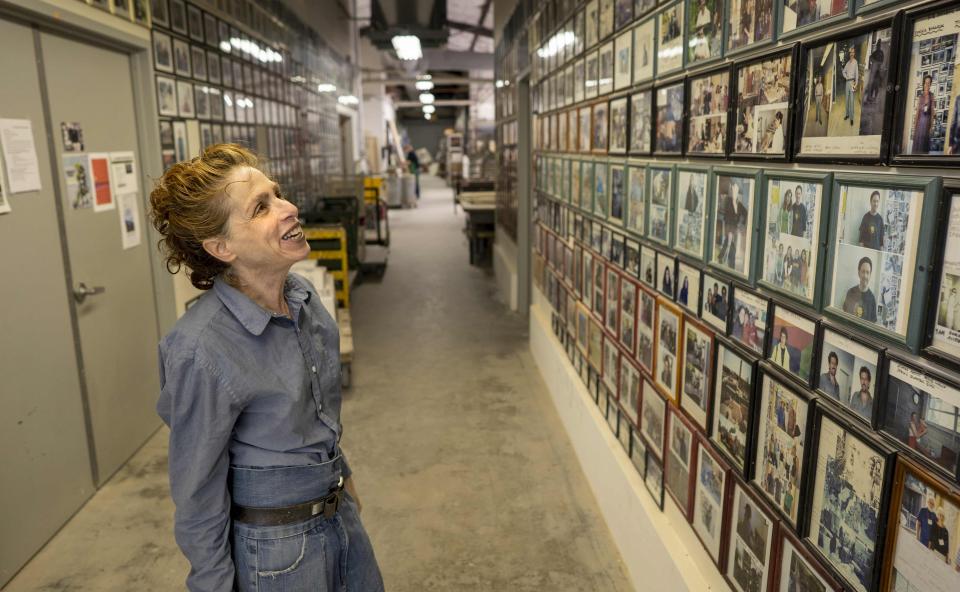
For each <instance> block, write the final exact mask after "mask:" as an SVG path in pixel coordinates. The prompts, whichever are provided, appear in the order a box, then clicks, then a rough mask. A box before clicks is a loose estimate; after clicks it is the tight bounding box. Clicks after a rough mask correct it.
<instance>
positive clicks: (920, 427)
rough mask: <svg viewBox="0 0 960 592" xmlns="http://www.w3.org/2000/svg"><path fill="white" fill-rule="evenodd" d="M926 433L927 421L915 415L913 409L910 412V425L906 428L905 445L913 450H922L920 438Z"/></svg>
mask: <svg viewBox="0 0 960 592" xmlns="http://www.w3.org/2000/svg"><path fill="white" fill-rule="evenodd" d="M925 435H927V422H925V421H923V420H922V419H920V418H919V417H918V416H917V412H916V411H914V412H913V413H911V414H910V425H909V427H908V428H907V445H908V446H910V448H913V449H914V450H919V451H921V452H923V448H921V443H920V439H921V438H923V437H924V436H925Z"/></svg>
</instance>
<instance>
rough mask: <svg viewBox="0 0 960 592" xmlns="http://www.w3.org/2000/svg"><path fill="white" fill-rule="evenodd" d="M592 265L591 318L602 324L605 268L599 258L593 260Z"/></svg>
mask: <svg viewBox="0 0 960 592" xmlns="http://www.w3.org/2000/svg"><path fill="white" fill-rule="evenodd" d="M593 263H594V265H593V279H592V281H591V284H592V286H593V297H592V298H593V316H595V317H596V318H597V319H598V320H600V321H601V322H603V320H604V318H605V317H604V314H603V311H604V304H605V302H606V301H605V300H604V294H605V291H604V287H605V285H606V284H605V281H606V266H605V265H604V264H603V260H602V259H601V258H599V257H598V258H596V259H594V262H593Z"/></svg>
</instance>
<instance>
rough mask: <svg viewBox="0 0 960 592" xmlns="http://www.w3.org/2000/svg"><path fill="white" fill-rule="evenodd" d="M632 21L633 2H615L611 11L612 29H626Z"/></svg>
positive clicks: (629, 0)
mask: <svg viewBox="0 0 960 592" xmlns="http://www.w3.org/2000/svg"><path fill="white" fill-rule="evenodd" d="M632 20H633V0H616V2H615V4H614V9H613V28H614V30H616V31H619V30H620V29H622V28H624V27H626V26H627V25H629V24H630V21H632Z"/></svg>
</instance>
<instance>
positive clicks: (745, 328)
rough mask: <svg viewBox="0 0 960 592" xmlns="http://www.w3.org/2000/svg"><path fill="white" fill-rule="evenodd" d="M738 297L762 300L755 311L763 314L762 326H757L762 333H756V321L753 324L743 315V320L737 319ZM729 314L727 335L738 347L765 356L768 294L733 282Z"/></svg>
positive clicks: (768, 315) (768, 313)
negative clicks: (738, 329)
mask: <svg viewBox="0 0 960 592" xmlns="http://www.w3.org/2000/svg"><path fill="white" fill-rule="evenodd" d="M738 298H740V299H741V300H743V301H744V302H745V301H747V300H762V301H763V303H762V304H760V303H756V302H754V303H753V304H757V306H756V312H757V313H758V317H759V314H763V315H764V318H763V323H762V324H763V326H762V327H760V328H759V330H760V331H763V335H759V336H758V335H757V333H758V328H757V323H756V322H754V323H753V325H752V326H751V325H749V324H747V323H749V322H750V318H749V317H745V320H744V321H740V320H739V314H740V311H739V309H738V308H737V299H738ZM730 300H731V306H730V309H731V314H730V332H729V337H730V339H732V340H733V341H735V342H737V343H738V344H739V345H740V347H742V348H743V349H745V350H747V351H750V352H753V354H754V355H756V356H758V357H761V358H765V357H766V355H767V347H768V345H769V342H770V319H771V315H770V310H771V309H770V305H771V299H770V297H769V296H767V295H765V294H762V293H760V292H757V291H755V290H752V289H750V287H749V286H747V285H745V284H742V283H740V282H734V283H733V294H732V296H731V299H730ZM744 312H745V313H747V314H751V311H749V310H744ZM738 326H739V327H740V331H739V333H740V335H739V336H738V335H737V333H738V331H737V328H738Z"/></svg>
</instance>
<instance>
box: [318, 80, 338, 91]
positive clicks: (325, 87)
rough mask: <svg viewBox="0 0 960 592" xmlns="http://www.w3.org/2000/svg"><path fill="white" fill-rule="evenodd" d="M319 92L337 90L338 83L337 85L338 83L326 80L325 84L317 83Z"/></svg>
mask: <svg viewBox="0 0 960 592" xmlns="http://www.w3.org/2000/svg"><path fill="white" fill-rule="evenodd" d="M317 92H322V93H332V92H337V85H336V84H330V83H329V82H324V83H323V84H318V85H317Z"/></svg>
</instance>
